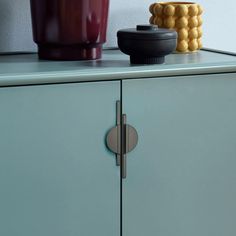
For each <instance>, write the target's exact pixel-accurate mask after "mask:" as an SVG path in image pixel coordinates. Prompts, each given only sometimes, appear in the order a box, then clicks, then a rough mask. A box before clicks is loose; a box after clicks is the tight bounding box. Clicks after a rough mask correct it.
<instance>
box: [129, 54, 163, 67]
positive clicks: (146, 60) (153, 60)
mask: <svg viewBox="0 0 236 236" xmlns="http://www.w3.org/2000/svg"><path fill="white" fill-rule="evenodd" d="M164 62H165V57H137V56H130V63H131V64H139V65H140V64H146V65H151V64H163V63H164Z"/></svg>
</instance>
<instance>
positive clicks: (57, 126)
mask: <svg viewBox="0 0 236 236" xmlns="http://www.w3.org/2000/svg"><path fill="white" fill-rule="evenodd" d="M119 89H120V84H119V82H107V83H103V82H100V83H89V84H88V83H84V84H69V85H47V86H28V87H17V88H1V89H0V235H1V236H16V235H17V236H95V235H99V236H100V235H101V236H119V227H120V225H119V203H120V199H119V197H120V193H119V189H120V182H119V181H120V177H119V168H118V167H116V165H115V158H114V155H113V154H112V153H110V152H108V151H107V149H106V147H105V135H106V132H107V131H108V130H109V129H110V128H111V127H112V126H113V125H114V124H115V119H116V116H115V112H116V111H115V104H116V100H118V99H119V94H120V93H119Z"/></svg>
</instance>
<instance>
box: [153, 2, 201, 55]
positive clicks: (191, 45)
mask: <svg viewBox="0 0 236 236" xmlns="http://www.w3.org/2000/svg"><path fill="white" fill-rule="evenodd" d="M149 10H150V12H151V13H152V16H151V18H150V23H151V24H155V25H158V27H160V28H168V29H175V30H176V31H177V33H178V44H177V48H176V51H177V52H181V53H186V52H195V51H197V50H199V49H200V48H202V40H201V39H202V27H201V26H202V16H201V15H202V12H203V9H202V7H201V6H200V5H199V4H197V3H192V2H159V3H153V4H152V5H151V6H150V8H149Z"/></svg>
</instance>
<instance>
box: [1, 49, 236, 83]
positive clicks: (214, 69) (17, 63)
mask: <svg viewBox="0 0 236 236" xmlns="http://www.w3.org/2000/svg"><path fill="white" fill-rule="evenodd" d="M222 72H236V56H234V55H225V54H221V53H217V52H209V51H203V50H202V51H199V52H197V53H192V54H171V55H168V56H167V57H166V63H165V64H163V65H148V66H147V65H146V66H145V65H144V66H143V65H142V66H130V64H129V57H128V56H127V55H124V54H122V53H121V52H120V51H119V50H105V51H104V52H103V59H102V60H97V61H72V62H70V61H69V62H68V61H67V62H65V61H64V62H63V61H59V62H58V61H39V60H38V59H37V55H36V54H32V55H30V54H29V55H11V56H0V86H8V85H24V84H48V83H62V82H63V83H65V82H81V81H95V80H117V79H133V78H134V79H137V78H148V77H161V76H173V75H174V76H176V75H191V74H192V75H194V74H205V73H222Z"/></svg>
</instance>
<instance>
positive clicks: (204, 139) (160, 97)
mask: <svg viewBox="0 0 236 236" xmlns="http://www.w3.org/2000/svg"><path fill="white" fill-rule="evenodd" d="M123 85H124V87H123V106H124V107H123V108H124V113H126V114H127V118H128V123H129V124H131V125H133V126H134V127H135V128H136V129H137V131H138V133H139V143H138V146H137V147H136V149H135V150H134V151H133V152H132V153H130V154H128V157H127V159H128V160H127V162H128V164H127V171H128V173H127V175H128V176H127V179H126V180H124V181H123V200H124V201H123V214H124V217H123V227H124V229H123V230H124V232H123V236H144V235H157V236H158V235H160V236H223V235H225V236H235V235H236V224H235V220H236V74H222V75H208V76H207V75H206V76H195V77H194V76H192V77H178V78H177V77H176V78H165V79H159V80H158V79H149V80H132V81H124V82H123Z"/></svg>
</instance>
